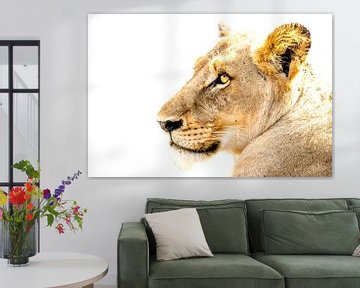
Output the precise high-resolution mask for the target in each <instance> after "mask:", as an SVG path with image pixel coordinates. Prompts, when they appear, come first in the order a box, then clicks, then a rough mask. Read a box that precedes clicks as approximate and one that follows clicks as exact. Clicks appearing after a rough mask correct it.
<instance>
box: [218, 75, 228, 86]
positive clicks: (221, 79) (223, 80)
mask: <svg viewBox="0 0 360 288" xmlns="http://www.w3.org/2000/svg"><path fill="white" fill-rule="evenodd" d="M216 80H217V81H216V82H217V84H226V83H227V82H228V81H229V80H230V77H229V75H227V74H220V75H219V76H218V78H217V79H216Z"/></svg>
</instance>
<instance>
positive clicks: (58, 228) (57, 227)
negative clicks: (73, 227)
mask: <svg viewBox="0 0 360 288" xmlns="http://www.w3.org/2000/svg"><path fill="white" fill-rule="evenodd" d="M55 228H56V229H57V230H58V232H59V234H63V233H65V232H64V231H65V229H64V225H63V224H61V223H59V224H58V225H57V226H56V227H55Z"/></svg>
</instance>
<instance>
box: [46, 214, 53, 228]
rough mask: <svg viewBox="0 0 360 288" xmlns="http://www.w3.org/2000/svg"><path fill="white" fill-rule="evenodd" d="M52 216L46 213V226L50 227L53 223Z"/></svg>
mask: <svg viewBox="0 0 360 288" xmlns="http://www.w3.org/2000/svg"><path fill="white" fill-rule="evenodd" d="M54 219H55V218H54V216H53V215H51V214H48V215H47V222H48V223H47V224H48V226H50V227H51V225H52V224H53V223H54Z"/></svg>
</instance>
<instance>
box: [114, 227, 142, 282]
mask: <svg viewBox="0 0 360 288" xmlns="http://www.w3.org/2000/svg"><path fill="white" fill-rule="evenodd" d="M117 252H118V255H117V257H118V260H117V261H118V263H117V264H118V265H117V266H118V268H117V269H118V271H117V273H118V288H146V287H147V286H148V283H147V282H148V276H149V242H148V238H147V235H146V232H145V227H144V225H143V224H141V223H135V222H132V223H123V224H122V227H121V230H120V234H119V237H118V243H117Z"/></svg>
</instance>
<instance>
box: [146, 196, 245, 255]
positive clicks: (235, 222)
mask: <svg viewBox="0 0 360 288" xmlns="http://www.w3.org/2000/svg"><path fill="white" fill-rule="evenodd" d="M181 208H196V209H197V211H198V214H199V218H200V221H201V225H202V228H203V231H204V235H205V238H206V241H207V243H208V245H209V248H210V250H211V251H212V252H213V253H236V254H248V253H249V243H248V233H247V219H246V218H247V213H246V205H245V201H243V200H231V199H229V200H215V201H195V200H175V199H160V198H150V199H147V202H146V208H145V213H157V212H165V211H170V210H176V209H181ZM174 225H175V224H174ZM147 233H148V236H149V242H150V243H149V244H150V247H151V252H154V251H153V250H154V246H155V243H154V237H153V235H152V232H151V230H150V229H149V227H147Z"/></svg>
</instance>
